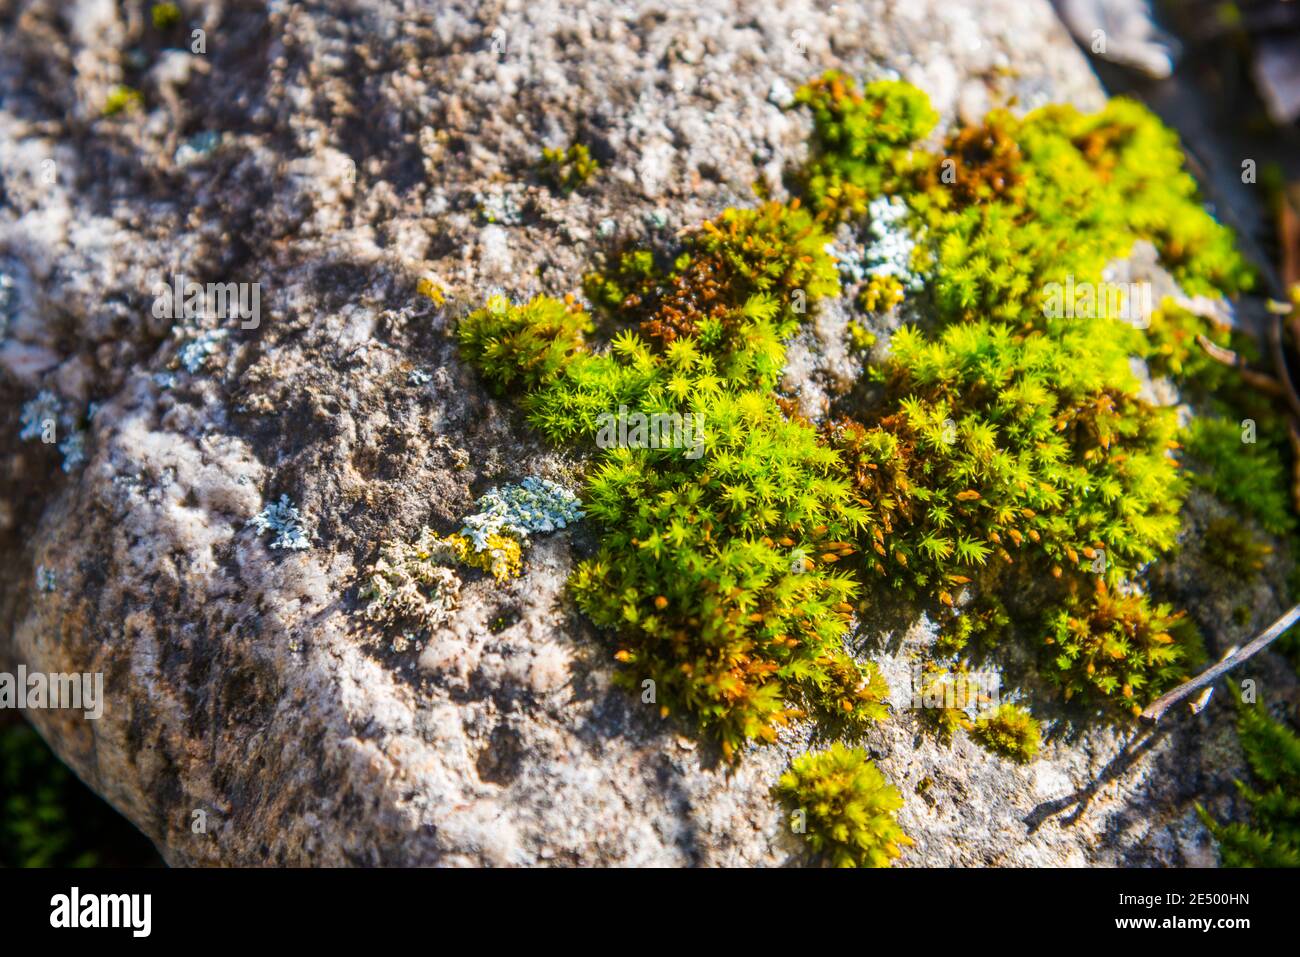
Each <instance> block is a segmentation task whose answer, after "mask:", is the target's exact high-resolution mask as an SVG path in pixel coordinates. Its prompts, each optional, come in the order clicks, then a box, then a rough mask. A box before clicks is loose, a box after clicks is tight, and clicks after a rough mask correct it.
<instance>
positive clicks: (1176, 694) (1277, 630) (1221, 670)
mask: <svg viewBox="0 0 1300 957" xmlns="http://www.w3.org/2000/svg"><path fill="white" fill-rule="evenodd" d="M1297 621H1300V605H1293V606H1292V607H1291V609H1290V610H1289V611H1288V612H1287V613H1286V614H1285V615H1283V616H1282V617H1281V618H1279V619H1278V620H1277V621H1275V622H1273V624H1271V625H1269V626H1268V628H1267V629H1265V630H1264V631H1263V632H1262V633H1261V634H1260V635H1259V636H1258V637H1256V638H1253V639H1252V640H1251V642H1250V643H1249V644H1248V645H1246V646H1245V647H1244V648H1242V649H1241V650H1240V651H1237V652H1234V653H1233V654H1231V655H1229V656H1228V657H1226V658H1224V659H1223V660H1222V661H1220V662H1219V663H1218V664H1217V665H1212V666H1210V667H1209V668H1206V669H1205V670H1204V671H1202V672H1201V673H1200V674H1199V675H1197V676H1196V677H1195V678H1193V679H1192V680H1191V681H1185V682H1183V683H1182V684H1180V685H1179V686H1178V687H1177V688H1175V689H1174V690H1173V691H1170V692H1169V693H1168V694H1165V695H1162V696H1161V697H1159V698H1157V699H1156V700H1155V701H1153V702H1151V704H1149V705H1147V709H1146V710H1145V711H1143V712H1142V714H1141V720H1142V721H1143V722H1144V723H1146V724H1155V723H1156V722H1157V721H1159V720H1160V718H1161V717H1162V716H1163V715H1164V713H1165V712H1166V711H1168V710H1169V709H1170V708H1171V707H1173V706H1174V705H1175V704H1177V703H1178V702H1179V701H1181V700H1183V699H1184V698H1186V697H1187V696H1188V695H1189V694H1191V693H1192V692H1193V691H1195V690H1197V689H1198V688H1204V687H1205V686H1206V685H1208V684H1210V683H1211V682H1212V681H1214V679H1216V678H1218V677H1219V676H1220V675H1222V674H1226V673H1227V672H1229V671H1231V670H1232V669H1233V668H1235V667H1237V665H1239V664H1241V663H1242V662H1243V661H1245V660H1246V659H1247V658H1250V657H1251V656H1253V655H1254V654H1256V653H1257V652H1259V651H1260V650H1262V649H1264V648H1266V647H1268V646H1269V645H1270V644H1272V643H1273V642H1274V641H1276V640H1277V639H1278V638H1280V637H1281V636H1282V635H1283V634H1284V633H1285V632H1286V630H1287V629H1288V628H1290V627H1291V626H1292V625H1294V624H1295V623H1296V622H1297Z"/></svg>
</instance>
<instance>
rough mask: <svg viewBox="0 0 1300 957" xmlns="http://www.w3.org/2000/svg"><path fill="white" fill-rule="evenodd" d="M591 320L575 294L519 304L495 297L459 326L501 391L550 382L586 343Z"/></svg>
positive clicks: (469, 350) (468, 350) (473, 356)
mask: <svg viewBox="0 0 1300 957" xmlns="http://www.w3.org/2000/svg"><path fill="white" fill-rule="evenodd" d="M590 331H591V318H590V317H589V316H588V315H587V314H586V313H585V312H584V311H583V310H582V308H581V307H580V306H579V305H578V303H577V300H575V299H573V298H572V297H569V298H566V299H565V300H564V301H563V302H561V301H559V300H556V299H551V298H548V297H545V296H539V297H538V298H536V299H534V300H532V301H531V302H528V303H526V304H524V305H521V306H519V305H514V304H512V303H511V302H510V301H509V300H508V299H506V298H505V297H504V296H494V297H493V298H491V299H489V300H488V302H487V305H486V306H484V307H483V308H482V309H479V310H477V311H476V312H474V313H471V314H470V316H469V317H467V318H466V319H465V321H463V322H462V323H461V324H460V325H459V326H458V327H457V333H458V335H459V336H460V344H461V349H462V350H463V352H464V354H465V357H466V358H467V359H469V360H470V361H471V362H473V363H474V364H475V365H476V366H478V368H479V371H480V372H481V373H482V374H483V377H484V378H485V379H487V380H488V382H489V383H491V384H492V386H493V387H494V389H495V390H496V391H497V394H499V395H500V394H503V393H504V392H505V390H506V389H508V388H510V387H511V386H519V387H521V388H523V389H526V390H531V389H535V388H537V387H538V386H539V385H543V384H545V383H548V382H550V381H551V380H552V379H554V378H555V377H556V376H557V375H558V374H559V373H560V372H561V371H563V370H564V368H565V366H566V365H567V364H568V361H569V359H570V357H571V356H572V355H573V354H574V353H575V352H578V351H579V350H580V349H582V347H583V337H584V335H586V334H587V333H589V332H590Z"/></svg>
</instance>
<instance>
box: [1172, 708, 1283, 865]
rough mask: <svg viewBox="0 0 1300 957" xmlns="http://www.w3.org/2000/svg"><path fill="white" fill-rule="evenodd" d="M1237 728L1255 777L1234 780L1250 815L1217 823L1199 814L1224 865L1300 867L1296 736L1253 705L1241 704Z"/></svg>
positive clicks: (1206, 815)
mask: <svg viewBox="0 0 1300 957" xmlns="http://www.w3.org/2000/svg"><path fill="white" fill-rule="evenodd" d="M1237 733H1238V735H1239V738H1240V741H1241V746H1242V750H1243V751H1244V752H1245V754H1246V762H1247V763H1248V764H1249V765H1250V770H1251V773H1252V776H1253V778H1254V780H1253V782H1252V783H1253V785H1254V786H1253V787H1252V786H1250V785H1246V784H1243V783H1241V782H1237V788H1238V790H1239V791H1240V793H1241V796H1242V797H1243V798H1244V799H1245V801H1246V802H1247V804H1249V806H1250V819H1249V820H1248V821H1238V822H1233V823H1227V824H1221V823H1219V822H1218V821H1215V820H1214V819H1213V818H1212V817H1211V816H1210V815H1209V814H1208V813H1207V812H1206V811H1205V809H1204V808H1201V807H1198V808H1197V810H1198V811H1199V813H1200V815H1201V820H1203V821H1204V822H1205V825H1206V826H1207V827H1208V828H1209V829H1210V832H1211V833H1212V834H1213V835H1214V837H1215V839H1216V840H1217V841H1218V842H1219V852H1220V854H1221V855H1222V858H1223V863H1224V865H1226V866H1227V867H1300V738H1297V737H1296V735H1295V733H1294V732H1293V731H1291V729H1290V728H1288V727H1287V726H1286V725H1284V724H1282V723H1280V722H1278V721H1274V720H1272V719H1271V718H1269V717H1268V715H1267V714H1266V713H1265V712H1264V710H1263V709H1262V708H1261V707H1258V706H1253V705H1245V706H1242V708H1241V712H1240V718H1239V720H1238V722H1237Z"/></svg>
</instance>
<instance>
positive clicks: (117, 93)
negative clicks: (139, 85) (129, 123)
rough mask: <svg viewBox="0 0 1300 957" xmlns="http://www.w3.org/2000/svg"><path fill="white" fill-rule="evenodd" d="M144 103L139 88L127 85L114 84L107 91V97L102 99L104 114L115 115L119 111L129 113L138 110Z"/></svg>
mask: <svg viewBox="0 0 1300 957" xmlns="http://www.w3.org/2000/svg"><path fill="white" fill-rule="evenodd" d="M143 105H144V97H143V96H142V95H141V94H140V91H139V90H133V89H132V88H131V87H129V86H115V87H113V88H112V89H111V90H109V91H108V98H107V99H105V100H104V115H105V116H117V115H118V114H119V113H129V112H132V111H133V110H138V109H140V107H142V106H143Z"/></svg>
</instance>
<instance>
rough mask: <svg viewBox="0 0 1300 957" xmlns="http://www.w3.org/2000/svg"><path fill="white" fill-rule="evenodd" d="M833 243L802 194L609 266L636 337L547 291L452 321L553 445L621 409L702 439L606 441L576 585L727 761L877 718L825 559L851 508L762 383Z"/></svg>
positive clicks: (634, 664) (616, 297) (834, 285)
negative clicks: (813, 731) (800, 200)
mask: <svg viewBox="0 0 1300 957" xmlns="http://www.w3.org/2000/svg"><path fill="white" fill-rule="evenodd" d="M828 244H829V238H828V237H827V236H826V235H825V234H824V233H822V232H821V231H820V230H819V229H818V228H817V226H816V224H815V223H814V222H813V220H812V218H811V217H810V216H809V215H808V213H807V212H805V211H804V210H803V209H801V208H799V206H798V205H797V204H791V205H782V204H779V203H767V204H764V205H762V206H760V207H758V208H757V209H752V210H728V211H727V212H725V213H724V214H723V215H722V216H720V217H718V218H717V219H716V220H714V221H712V222H709V223H706V224H704V225H703V226H702V227H701V228H700V229H698V230H696V231H695V232H694V233H693V234H692V235H690V236H689V237H688V238H687V240H686V242H685V244H684V248H683V249H682V251H681V253H680V254H679V255H678V256H677V257H676V258H675V260H674V263H673V266H672V267H671V268H669V269H666V270H663V271H659V270H657V269H654V268H653V266H652V262H651V260H649V259H647V258H645V257H634V256H631V255H624V256H623V257H622V258H621V259H620V260H619V262H620V264H621V266H620V269H619V271H618V273H617V275H614V276H611V277H608V278H607V279H606V280H605V281H604V282H602V283H601V286H600V288H603V289H605V290H608V294H607V295H606V300H607V301H609V302H622V303H625V305H626V313H625V314H624V316H623V318H624V320H625V321H628V322H632V323H635V324H636V329H637V331H633V330H632V329H627V328H625V329H624V330H622V331H621V332H619V333H618V334H617V335H616V336H615V337H614V339H613V341H612V342H611V343H610V344H609V346H608V347H606V348H604V349H596V348H594V347H593V346H592V345H591V344H589V343H588V342H587V341H586V339H585V336H586V334H587V333H589V331H590V329H591V327H592V323H591V321H590V319H589V317H587V316H586V315H585V313H580V312H578V311H576V310H574V309H572V308H571V307H570V308H566V307H564V306H563V305H562V304H560V303H558V302H557V301H556V300H553V299H546V298H544V297H542V298H539V299H535V300H533V301H532V302H530V303H528V304H526V305H523V306H508V305H507V306H505V307H503V308H498V309H495V310H494V309H493V308H492V307H491V306H489V308H487V309H482V310H479V311H477V312H474V313H472V314H470V315H469V316H467V317H466V319H465V320H464V321H463V323H462V326H461V330H460V336H461V340H462V343H464V344H465V353H466V355H467V356H468V357H469V358H470V359H471V360H473V361H475V362H476V364H478V365H479V367H480V368H481V369H482V370H483V371H484V372H485V374H486V375H487V376H488V377H489V378H490V379H492V380H494V381H496V382H498V383H502V384H511V385H519V386H523V387H524V388H526V389H528V390H529V391H527V392H526V394H525V395H524V396H523V398H522V404H523V407H524V408H525V409H526V410H527V411H528V413H529V417H530V420H531V421H532V422H533V423H534V424H535V425H536V426H537V427H538V428H539V429H541V430H542V431H543V432H544V433H546V434H547V435H548V436H550V437H551V438H553V439H556V440H564V439H573V438H585V439H586V440H587V441H591V440H593V439H598V438H599V435H598V423H599V420H600V418H601V416H602V415H606V414H609V413H612V412H614V411H616V410H620V409H622V410H625V411H626V412H628V413H635V414H646V415H666V416H672V415H678V416H685V415H689V416H693V417H697V419H696V421H698V422H699V423H700V425H699V429H698V431H699V433H700V434H701V435H702V440H701V442H700V444H699V445H698V446H693V447H690V448H681V447H679V448H620V447H614V448H603V449H602V451H601V452H600V459H599V464H598V465H597V467H596V468H595V469H594V470H593V472H592V474H591V477H590V479H589V485H588V490H587V492H586V495H585V498H586V501H587V509H588V512H589V514H590V516H591V517H592V519H594V520H595V522H596V523H597V526H598V527H599V529H600V530H601V534H602V540H601V547H600V551H599V553H598V554H597V555H596V557H595V558H593V559H589V560H588V561H585V562H583V563H582V564H581V565H580V566H579V568H578V570H577V571H576V572H575V574H574V576H573V579H572V582H571V584H572V588H573V592H574V594H575V596H576V598H577V600H578V603H579V605H580V607H582V608H583V610H584V611H586V612H587V613H588V615H589V616H590V617H591V618H592V619H593V620H594V621H595V622H597V623H598V624H600V625H603V626H606V627H609V628H610V629H612V630H615V631H616V632H617V642H618V652H617V657H618V659H619V660H620V661H622V662H623V663H624V664H625V668H624V669H623V671H622V676H623V680H625V681H627V682H628V683H629V684H631V685H634V686H640V684H641V682H642V681H644V680H645V679H647V678H648V679H651V680H653V681H654V682H655V687H656V701H657V703H658V704H659V705H660V710H661V712H663V713H665V714H667V713H671V712H673V711H681V712H684V713H685V714H687V715H688V716H690V717H691V718H692V719H693V720H694V721H696V722H697V723H698V724H699V725H700V726H701V728H702V729H704V730H705V731H707V732H709V733H711V734H713V735H714V736H715V737H716V738H717V739H718V740H719V741H720V743H721V745H722V748H723V750H724V753H725V754H727V755H728V756H729V757H732V758H735V757H737V756H738V754H739V746H740V745H741V744H743V743H744V742H746V741H749V740H759V741H771V740H773V739H774V738H775V735H776V731H777V729H778V728H779V727H780V726H781V725H783V724H784V723H786V722H787V721H789V720H790V719H791V718H792V717H794V716H796V715H803V714H816V715H818V716H820V717H822V718H823V719H826V720H828V721H829V722H831V724H832V725H833V726H834V727H837V728H841V729H843V730H844V731H845V732H846V733H857V732H860V731H861V730H862V729H863V727H865V725H866V723H868V722H870V721H872V720H875V719H877V718H879V717H881V716H882V715H883V714H884V712H885V705H884V704H883V701H884V697H885V689H884V686H883V682H882V681H881V680H880V677H879V675H878V674H877V673H876V672H875V670H874V669H873V668H870V667H865V666H862V665H860V664H858V663H857V662H856V661H854V659H853V658H852V656H850V655H849V654H848V652H847V651H846V650H845V649H844V645H843V637H844V633H845V631H846V628H847V625H848V621H849V616H850V614H851V612H852V604H851V603H850V599H851V598H852V597H853V592H854V587H855V586H854V583H853V581H852V579H851V578H850V577H849V575H847V574H845V573H840V572H837V571H836V570H835V566H836V563H837V562H839V561H841V560H842V559H844V558H846V557H847V556H848V555H850V554H851V553H852V551H853V546H852V544H850V539H851V537H852V536H853V534H854V531H855V529H856V526H857V525H858V524H860V522H861V521H862V518H863V516H862V514H861V511H860V509H858V508H857V506H856V505H855V504H854V503H853V502H852V500H851V496H850V490H849V487H848V484H847V483H846V482H845V481H844V479H843V477H842V475H841V474H840V471H839V467H838V461H837V458H836V455H835V453H834V452H832V451H831V450H829V449H827V448H826V447H825V446H824V445H823V444H821V443H820V442H819V440H818V436H817V433H816V431H815V430H814V429H812V428H811V427H810V426H809V425H807V424H806V423H803V422H799V421H797V420H791V419H789V418H788V417H787V416H786V415H785V414H784V413H783V412H782V410H781V407H780V405H779V404H778V402H777V401H776V398H775V396H773V395H772V393H771V392H770V389H771V387H772V385H773V384H774V383H775V381H776V377H777V375H778V374H779V372H780V369H781V367H782V365H783V363H784V358H785V349H784V345H783V342H782V340H783V338H784V337H786V336H788V335H789V334H790V333H791V332H792V331H793V330H794V329H795V328H796V327H797V325H798V323H799V321H800V319H801V318H802V315H803V310H804V309H806V308H807V306H808V305H809V304H811V303H813V302H815V301H816V300H817V299H819V298H820V297H822V296H825V295H829V294H833V293H834V292H837V291H838V288H839V285H838V278H837V275H836V271H835V268H834V262H833V260H831V258H830V256H829V255H828V254H827V253H826V246H827V245H828ZM629 277H630V278H631V280H632V281H631V282H629ZM592 282H593V280H592V279H591V278H590V277H589V278H588V285H589V286H590V285H591V283H592ZM629 289H631V290H633V291H631V292H628V291H627V290H629ZM633 296H634V297H635V299H634V301H633V302H627V300H628V299H629V298H631V297H633ZM598 445H608V443H605V442H598Z"/></svg>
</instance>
